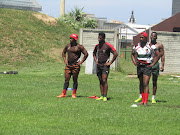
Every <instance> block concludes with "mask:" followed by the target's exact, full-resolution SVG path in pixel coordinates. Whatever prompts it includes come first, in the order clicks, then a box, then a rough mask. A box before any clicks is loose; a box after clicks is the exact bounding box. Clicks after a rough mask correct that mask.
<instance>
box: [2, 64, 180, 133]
mask: <svg viewBox="0 0 180 135" xmlns="http://www.w3.org/2000/svg"><path fill="white" fill-rule="evenodd" d="M63 73H64V66H63V65H62V64H55V63H44V64H39V65H36V66H33V67H26V68H22V69H21V70H19V74H18V75H7V74H1V75H0V80H1V83H0V88H1V96H0V103H1V105H0V107H1V108H0V115H1V116H0V119H1V120H0V134H1V135H23V134H24V135H70V134H74V135H98V134H105V135H116V134H119V135H142V134H147V135H151V134H152V135H178V134H179V133H180V130H179V126H180V98H179V95H180V91H179V88H180V80H179V79H178V78H176V77H172V76H160V77H159V81H158V86H159V87H158V91H157V97H156V99H157V100H158V102H157V104H155V105H154V104H151V102H150V101H149V106H148V107H144V106H138V107H137V108H133V107H131V105H132V104H134V103H133V101H134V100H135V99H136V98H137V97H138V95H139V93H138V79H137V78H136V77H128V76H127V75H125V74H121V73H119V72H114V71H111V72H110V75H109V80H108V82H109V92H108V98H109V100H108V101H107V102H103V101H96V100H95V99H89V98H87V97H89V96H93V95H97V96H100V90H99V83H98V79H97V76H96V75H86V74H84V67H82V69H81V72H80V75H79V88H78V92H77V98H76V99H72V98H71V94H72V91H67V95H68V97H67V98H61V99H57V98H56V96H57V95H59V94H60V93H61V92H62V87H63V83H64V76H63ZM70 87H72V82H70ZM150 88H152V83H151V84H150ZM151 95H152V90H151V93H150V96H149V99H151Z"/></svg>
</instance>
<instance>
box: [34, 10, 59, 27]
mask: <svg viewBox="0 0 180 135" xmlns="http://www.w3.org/2000/svg"><path fill="white" fill-rule="evenodd" d="M33 16H35V17H36V18H37V19H39V20H42V21H43V22H45V23H46V24H48V25H57V19H56V18H54V17H51V16H48V15H46V14H40V13H33Z"/></svg>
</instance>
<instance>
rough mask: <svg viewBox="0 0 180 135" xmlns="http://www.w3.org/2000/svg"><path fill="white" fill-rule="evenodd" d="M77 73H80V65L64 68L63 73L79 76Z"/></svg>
mask: <svg viewBox="0 0 180 135" xmlns="http://www.w3.org/2000/svg"><path fill="white" fill-rule="evenodd" d="M79 71H80V65H72V66H70V65H67V66H65V73H68V74H71V75H72V74H79Z"/></svg>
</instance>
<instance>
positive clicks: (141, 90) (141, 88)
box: [134, 74, 144, 103]
mask: <svg viewBox="0 0 180 135" xmlns="http://www.w3.org/2000/svg"><path fill="white" fill-rule="evenodd" d="M138 78H139V98H138V99H136V100H135V101H134V102H136V103H137V102H141V101H142V93H144V92H143V91H144V87H143V74H139V75H138Z"/></svg>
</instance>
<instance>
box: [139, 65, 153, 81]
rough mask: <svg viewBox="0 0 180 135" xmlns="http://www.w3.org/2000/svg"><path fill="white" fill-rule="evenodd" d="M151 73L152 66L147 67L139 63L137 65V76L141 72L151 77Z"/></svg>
mask: <svg viewBox="0 0 180 135" xmlns="http://www.w3.org/2000/svg"><path fill="white" fill-rule="evenodd" d="M151 73H152V67H147V66H146V65H140V66H138V67H137V76H138V78H139V77H140V76H141V75H143V74H144V75H147V76H149V77H151Z"/></svg>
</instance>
